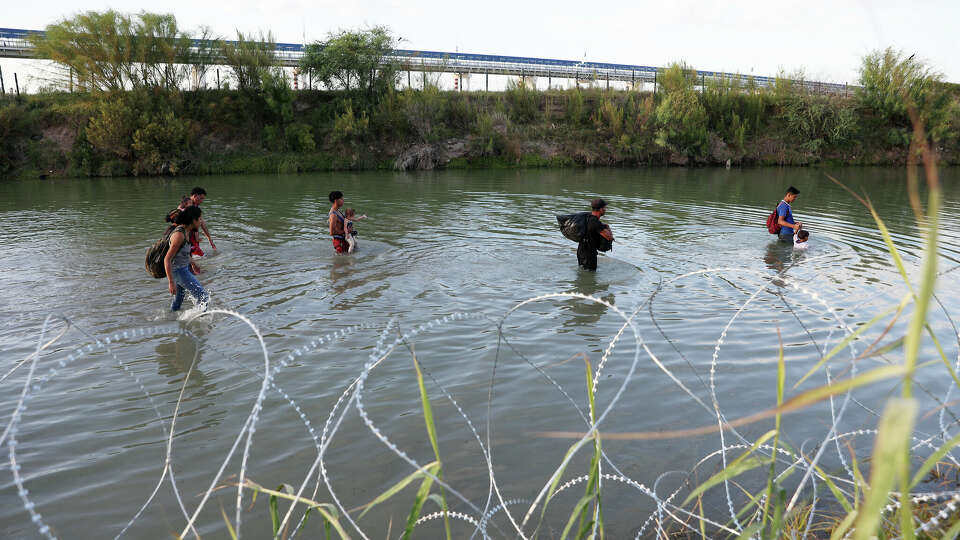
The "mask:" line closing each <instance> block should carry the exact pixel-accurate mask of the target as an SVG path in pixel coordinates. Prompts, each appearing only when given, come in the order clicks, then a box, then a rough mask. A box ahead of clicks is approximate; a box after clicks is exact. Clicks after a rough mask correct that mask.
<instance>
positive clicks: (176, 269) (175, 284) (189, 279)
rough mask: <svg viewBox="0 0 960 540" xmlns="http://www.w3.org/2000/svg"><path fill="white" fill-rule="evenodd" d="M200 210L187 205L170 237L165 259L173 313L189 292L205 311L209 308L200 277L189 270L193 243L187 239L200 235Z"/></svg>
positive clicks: (177, 218)
mask: <svg viewBox="0 0 960 540" xmlns="http://www.w3.org/2000/svg"><path fill="white" fill-rule="evenodd" d="M201 219H203V218H201V217H200V207H198V206H188V207H186V208H184V209H183V211H181V212H180V213H179V214H177V216H176V218H174V223H175V225H176V228H175V229H174V230H173V233H172V234H170V248H169V249H168V250H167V256H166V257H164V259H163V268H164V270H166V273H167V285H168V287H167V289H168V290H169V291H170V294H172V295H174V297H173V303H172V304H171V305H170V311H177V310H179V309H180V304H182V303H183V297H184V295H185V294H186V293H187V292H189V293H190V295H191V296H193V297H194V299H196V301H197V303H198V304H200V306H201V307H202V308H203V309H206V305H207V301H208V300H209V299H210V295H208V294H207V291H205V290H204V289H203V286H202V285H200V282H199V281H197V278H195V277H194V276H193V273H192V272H191V271H190V249H191V248H190V242H188V241H187V237H188V235H189V234H190V233H191V232H194V233H195V232H197V228H198V227H199V226H200V220H201Z"/></svg>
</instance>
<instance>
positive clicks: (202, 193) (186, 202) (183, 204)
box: [167, 186, 217, 257]
mask: <svg viewBox="0 0 960 540" xmlns="http://www.w3.org/2000/svg"><path fill="white" fill-rule="evenodd" d="M206 198H207V190H205V189H203V188H202V187H199V186H197V187H195V188H193V191H191V192H190V196H189V197H184V198H183V200H182V201H180V206H178V207H177V209H176V210H174V211H173V212H170V215H169V216H167V221H171V222H172V221H173V220H174V218H176V213H179V212H183V210H184V209H186V208H188V207H190V206H200V204H201V203H202V202H203V200H204V199H206ZM200 230H202V231H203V234H205V235H207V240H208V241H209V242H210V247H211V248H213V250H214V251H216V250H217V245H216V244H214V243H213V238H210V231H209V230H208V229H207V222H206V221H204V220H203V218H200ZM187 241H188V242H189V243H190V246H191V248H190V253H191V254H192V255H196V256H197V257H203V250H202V249H200V234H199V232H198V231H193V232H192V233H190V238H188V239H187Z"/></svg>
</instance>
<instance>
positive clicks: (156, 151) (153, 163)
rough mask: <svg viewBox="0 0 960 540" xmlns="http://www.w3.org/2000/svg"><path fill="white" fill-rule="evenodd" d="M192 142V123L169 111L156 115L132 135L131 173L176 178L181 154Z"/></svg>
mask: <svg viewBox="0 0 960 540" xmlns="http://www.w3.org/2000/svg"><path fill="white" fill-rule="evenodd" d="M192 138H193V123H192V122H191V121H190V120H184V119H180V118H177V117H176V115H174V114H173V111H167V112H165V113H162V114H158V115H156V116H154V117H152V118H150V120H149V121H148V122H145V123H144V124H143V125H142V126H140V127H139V128H137V130H136V131H135V132H134V133H133V143H132V144H131V145H130V148H131V149H132V150H133V154H134V156H136V160H135V162H134V172H136V173H147V174H163V173H167V172H169V173H173V174H176V173H177V172H178V170H179V163H180V161H181V156H182V154H183V152H184V151H185V150H186V149H187V148H188V147H189V145H190V141H191V140H192Z"/></svg>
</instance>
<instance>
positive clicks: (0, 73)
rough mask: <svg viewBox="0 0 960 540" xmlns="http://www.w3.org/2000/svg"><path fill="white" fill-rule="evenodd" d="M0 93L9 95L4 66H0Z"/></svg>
mask: <svg viewBox="0 0 960 540" xmlns="http://www.w3.org/2000/svg"><path fill="white" fill-rule="evenodd" d="M0 94H2V95H4V96H5V95H7V87H6V86H4V84H3V68H2V67H0Z"/></svg>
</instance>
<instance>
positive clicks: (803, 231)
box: [797, 229, 810, 240]
mask: <svg viewBox="0 0 960 540" xmlns="http://www.w3.org/2000/svg"><path fill="white" fill-rule="evenodd" d="M809 237H810V233H809V232H807V230H806V229H800V230H799V231H798V232H797V238H799V239H801V240H806V239H807V238H809Z"/></svg>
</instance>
